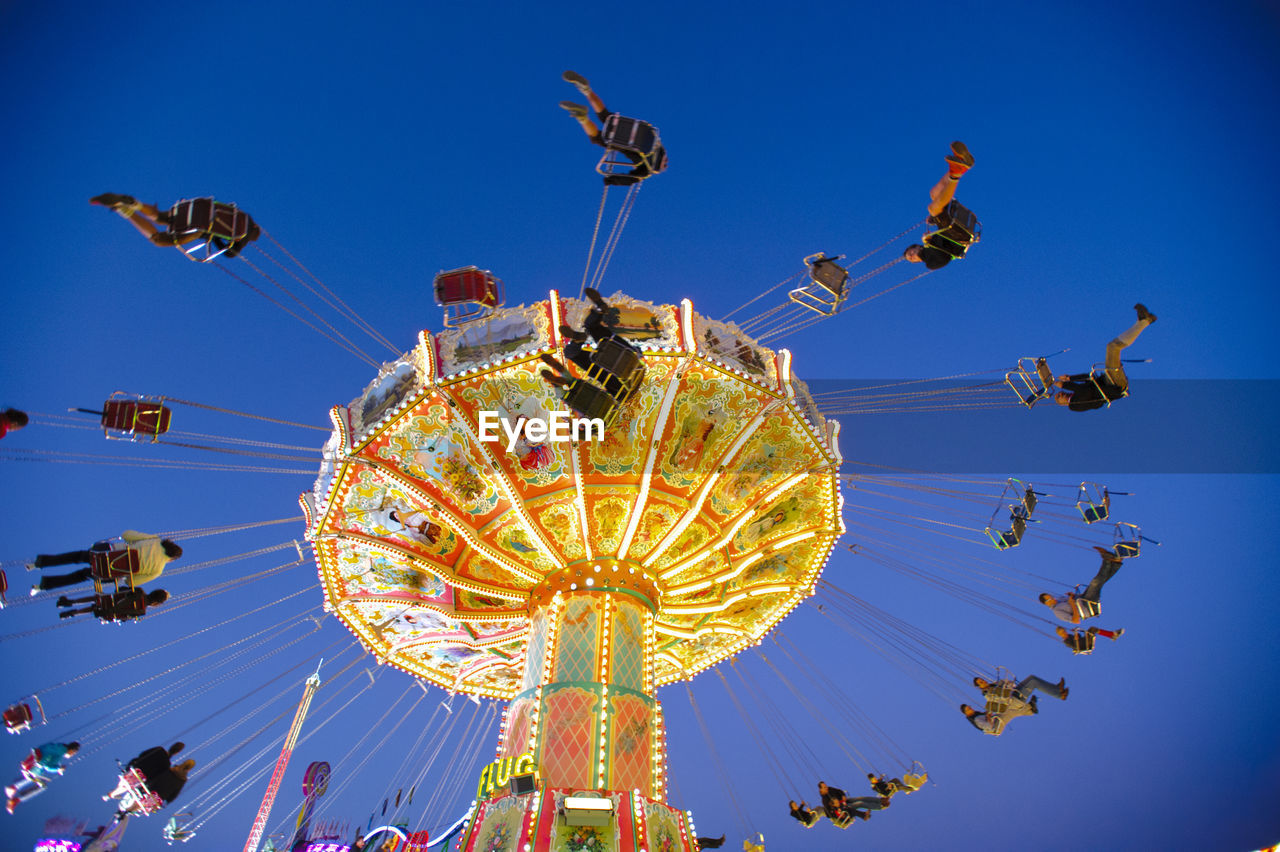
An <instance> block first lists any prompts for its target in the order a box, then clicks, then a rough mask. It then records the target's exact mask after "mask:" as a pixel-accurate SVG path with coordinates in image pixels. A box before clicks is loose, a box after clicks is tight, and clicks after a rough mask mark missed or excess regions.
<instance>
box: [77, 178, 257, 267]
mask: <svg viewBox="0 0 1280 852" xmlns="http://www.w3.org/2000/svg"><path fill="white" fill-rule="evenodd" d="M202 200H203V199H202ZM207 201H209V202H210V203H211V205H212V208H213V209H214V211H215V223H216V224H219V225H226V226H230V225H231V224H232V223H231V222H222V221H220V220H217V219H216V217H217V216H220V215H225V211H226V210H227V209H228V208H229V205H223V206H222V207H221V208H219V206H218V205H216V204H212V201H213V200H212V199H207ZM89 203H90V204H97V205H100V206H102V207H106V208H108V209H110V210H112V211H114V212H116V213H119V214H120V215H121V216H123V217H124V218H126V219H128V220H129V224H131V225H133V227H135V228H137V229H138V231H140V232H141V233H142V235H143V236H144V237H146V238H147V239H149V240H151V242H152V243H154V244H155V245H158V246H181V245H186V244H187V243H193V242H196V241H197V240H203V239H210V236H209V234H208V233H207V232H202V231H200V230H191V231H174V230H173V226H174V221H173V216H172V215H171V214H172V213H173V210H168V211H161V210H160V209H159V208H158V207H156V206H155V205H154V204H144V203H142V202H141V201H138V199H136V198H134V197H133V196H132V195H118V194H116V193H114V192H104V193H103V194H102V195H95V196H94V197H93V198H90V199H89ZM186 203H188V204H190V203H192V202H186ZM179 206H180V205H179ZM236 212H237V213H238V214H239V215H240V216H243V217H244V219H245V220H247V224H246V225H245V226H244V227H243V229H242V230H243V231H244V236H242V237H240V238H239V239H237V240H235V241H234V242H231V243H228V242H227V240H225V239H223V238H222V237H219V236H213V237H212V241H213V244H214V246H215V247H217V248H218V249H220V250H221V251H222V256H223V257H228V258H231V257H235V256H236V255H238V254H239V253H240V252H241V251H243V250H244V247H245V246H247V245H248V244H249V243H251V242H253V241H254V240H256V239H257V238H258V237H259V236H261V235H262V229H261V228H259V227H258V223H257V222H254V221H253V217H251V216H250V215H249V214H248V213H245V212H244V211H236ZM161 227H163V228H164V229H165V230H161ZM237 233H238V231H237Z"/></svg>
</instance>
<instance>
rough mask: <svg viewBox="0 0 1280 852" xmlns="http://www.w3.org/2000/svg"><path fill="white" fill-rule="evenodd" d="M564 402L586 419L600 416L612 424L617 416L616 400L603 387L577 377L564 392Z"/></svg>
mask: <svg viewBox="0 0 1280 852" xmlns="http://www.w3.org/2000/svg"><path fill="white" fill-rule="evenodd" d="M564 404H565V405H567V406H568V407H569V408H571V409H573V410H574V411H576V412H577V413H578V414H579V415H581V416H582V417H586V418H588V419H595V418H597V417H598V418H600V419H601V420H603V421H604V425H605V426H606V427H607V426H612V425H613V421H614V419H616V418H617V416H618V404H617V400H616V399H615V398H614V397H613V396H612V395H611V394H609V392H608V391H606V390H604V388H601V387H598V386H596V385H593V384H591V383H590V382H587V381H583V380H582V379H578V380H577V381H575V382H574V383H573V384H572V385H570V386H569V388H568V390H567V391H566V392H565V394H564Z"/></svg>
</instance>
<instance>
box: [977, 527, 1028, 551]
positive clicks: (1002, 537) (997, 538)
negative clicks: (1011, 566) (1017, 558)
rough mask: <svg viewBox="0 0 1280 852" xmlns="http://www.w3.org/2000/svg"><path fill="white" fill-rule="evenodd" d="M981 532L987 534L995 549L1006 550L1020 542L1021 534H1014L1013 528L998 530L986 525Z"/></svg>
mask: <svg viewBox="0 0 1280 852" xmlns="http://www.w3.org/2000/svg"><path fill="white" fill-rule="evenodd" d="M983 532H985V533H986V534H987V538H989V539H990V540H991V544H992V546H994V547H995V549H996V550H1008V549H1009V548H1011V547H1017V546H1018V545H1019V544H1022V536H1020V535H1016V534H1015V531H1014V530H1009V531H1008V532H1000V531H998V530H994V529H992V528H991V527H987V528H986V529H985V530H983Z"/></svg>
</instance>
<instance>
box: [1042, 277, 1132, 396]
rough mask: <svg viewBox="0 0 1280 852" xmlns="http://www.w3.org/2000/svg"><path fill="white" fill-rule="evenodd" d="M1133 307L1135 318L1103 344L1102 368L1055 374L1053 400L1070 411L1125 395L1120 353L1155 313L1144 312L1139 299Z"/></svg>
mask: <svg viewBox="0 0 1280 852" xmlns="http://www.w3.org/2000/svg"><path fill="white" fill-rule="evenodd" d="M1133 309H1134V310H1135V311H1137V313H1138V321H1137V322H1136V323H1134V324H1133V325H1132V326H1130V328H1129V330H1128V331H1126V332H1125V333H1124V334H1121V335H1120V336H1119V337H1117V338H1115V339H1114V340H1112V341H1111V342H1110V343H1108V344H1107V356H1106V362H1105V366H1104V369H1103V371H1102V372H1100V373H1077V374H1075V375H1073V376H1068V375H1061V376H1058V379H1057V381H1055V382H1054V386H1055V387H1057V388H1058V389H1059V390H1058V393H1056V394H1054V397H1053V401H1054V402H1056V403H1057V404H1058V405H1065V406H1067V407H1068V408H1070V409H1071V410H1072V411H1091V410H1092V409H1095V408H1102V407H1103V406H1104V405H1107V403H1108V402H1114V401H1115V400H1117V399H1120V398H1122V397H1124V396H1127V395H1128V393H1129V377H1128V376H1126V375H1125V373H1124V363H1123V362H1122V361H1121V360H1120V353H1121V352H1122V351H1124V349H1125V348H1126V347H1128V346H1129V345H1131V344H1132V343H1133V341H1135V340H1137V339H1138V335H1139V334H1142V332H1143V330H1144V329H1146V327H1147V326H1149V325H1151V324H1152V323H1153V322H1155V321H1156V315H1155V314H1153V313H1151V312H1150V311H1148V310H1147V306H1146V305H1144V304H1142V303H1141V302H1139V303H1138V304H1136V305H1134V306H1133Z"/></svg>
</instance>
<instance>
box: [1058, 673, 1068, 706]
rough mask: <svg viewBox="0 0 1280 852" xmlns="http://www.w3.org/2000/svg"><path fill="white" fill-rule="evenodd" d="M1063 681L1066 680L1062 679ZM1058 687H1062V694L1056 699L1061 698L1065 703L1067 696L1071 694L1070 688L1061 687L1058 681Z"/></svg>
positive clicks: (1060, 682)
mask: <svg viewBox="0 0 1280 852" xmlns="http://www.w3.org/2000/svg"><path fill="white" fill-rule="evenodd" d="M1063 680H1066V678H1063ZM1058 686H1061V687H1062V694H1061V695H1059V696H1058V697H1059V698H1061V699H1062V700H1063V701H1066V700H1067V696H1068V695H1070V694H1071V687H1069V686H1063V684H1062V681H1058Z"/></svg>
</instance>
